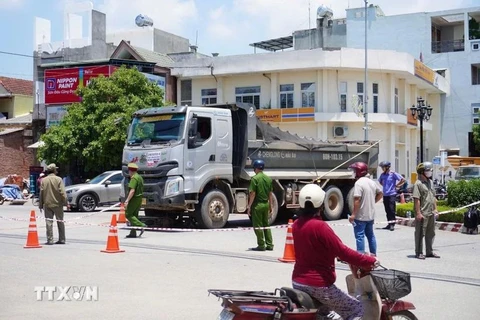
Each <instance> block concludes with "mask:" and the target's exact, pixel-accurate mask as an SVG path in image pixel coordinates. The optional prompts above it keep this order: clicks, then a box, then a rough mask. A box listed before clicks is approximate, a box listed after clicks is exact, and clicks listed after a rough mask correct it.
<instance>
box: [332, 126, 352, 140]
mask: <svg viewBox="0 0 480 320" xmlns="http://www.w3.org/2000/svg"><path fill="white" fill-rule="evenodd" d="M346 136H348V127H346V126H335V127H333V137H334V138H345V137H346Z"/></svg>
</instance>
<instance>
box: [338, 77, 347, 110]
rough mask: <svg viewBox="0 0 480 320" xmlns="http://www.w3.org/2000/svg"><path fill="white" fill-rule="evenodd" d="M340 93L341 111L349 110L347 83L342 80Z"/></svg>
mask: <svg viewBox="0 0 480 320" xmlns="http://www.w3.org/2000/svg"><path fill="white" fill-rule="evenodd" d="M338 91H339V94H340V97H339V99H340V112H347V83H346V82H340V85H339V89H338Z"/></svg>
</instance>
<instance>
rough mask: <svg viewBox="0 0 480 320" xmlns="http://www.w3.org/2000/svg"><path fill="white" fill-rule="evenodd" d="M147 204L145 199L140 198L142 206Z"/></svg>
mask: <svg viewBox="0 0 480 320" xmlns="http://www.w3.org/2000/svg"><path fill="white" fill-rule="evenodd" d="M146 204H147V198H142V206H144V205H146Z"/></svg>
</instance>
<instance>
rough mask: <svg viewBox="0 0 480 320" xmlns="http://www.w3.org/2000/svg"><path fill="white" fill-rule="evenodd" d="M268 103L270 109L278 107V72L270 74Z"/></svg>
mask: <svg viewBox="0 0 480 320" xmlns="http://www.w3.org/2000/svg"><path fill="white" fill-rule="evenodd" d="M270 79H272V81H271V82H270V105H271V108H272V109H279V108H280V105H279V103H278V96H279V90H280V88H279V86H278V73H272V74H270Z"/></svg>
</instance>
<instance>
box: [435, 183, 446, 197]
mask: <svg viewBox="0 0 480 320" xmlns="http://www.w3.org/2000/svg"><path fill="white" fill-rule="evenodd" d="M447 195H448V192H447V187H446V186H445V185H444V184H439V185H438V186H437V187H436V188H435V197H436V198H437V200H445V199H446V198H447Z"/></svg>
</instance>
